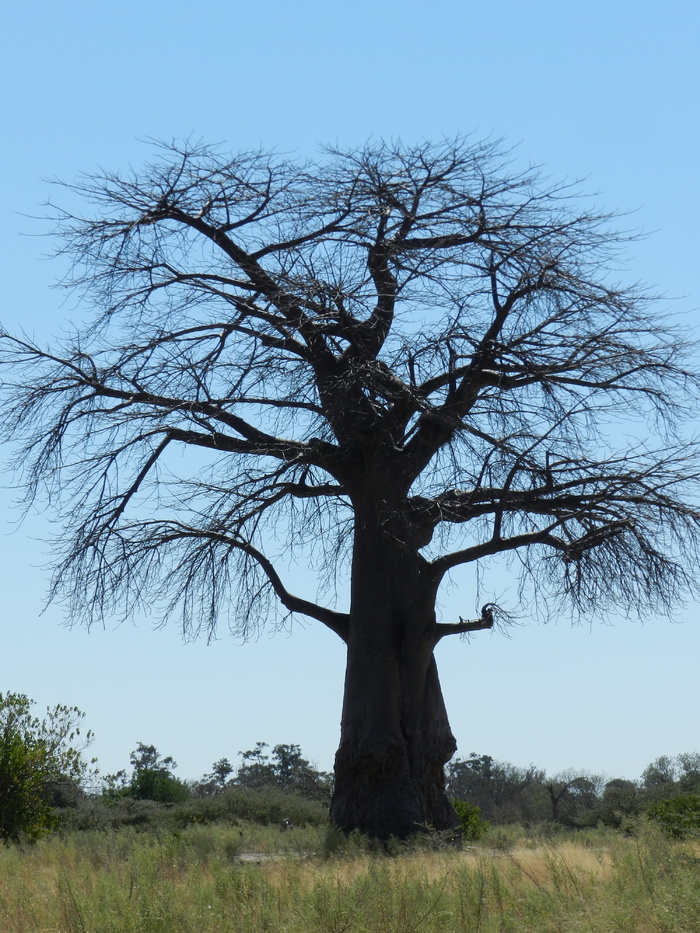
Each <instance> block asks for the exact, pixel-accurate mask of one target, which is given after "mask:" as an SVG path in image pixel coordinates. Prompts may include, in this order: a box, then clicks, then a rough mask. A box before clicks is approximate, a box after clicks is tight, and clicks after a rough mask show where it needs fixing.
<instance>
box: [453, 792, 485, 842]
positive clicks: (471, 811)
mask: <svg viewBox="0 0 700 933" xmlns="http://www.w3.org/2000/svg"><path fill="white" fill-rule="evenodd" d="M453 805H454V808H455V810H456V811H457V816H458V817H459V822H460V823H461V825H462V838H463V839H471V840H476V839H481V837H482V836H483V835H485V834H486V833H487V832H488V830H489V823H488V822H487V821H486V820H482V818H481V807H478V806H477V805H476V804H475V803H469V801H467V800H459V799H457V800H454V801H453Z"/></svg>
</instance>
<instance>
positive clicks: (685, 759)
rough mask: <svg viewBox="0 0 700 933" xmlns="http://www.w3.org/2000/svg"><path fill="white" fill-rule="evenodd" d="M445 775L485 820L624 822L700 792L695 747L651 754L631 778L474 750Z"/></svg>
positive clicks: (453, 791) (455, 793) (580, 824)
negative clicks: (557, 769) (550, 767)
mask: <svg viewBox="0 0 700 933" xmlns="http://www.w3.org/2000/svg"><path fill="white" fill-rule="evenodd" d="M446 775H447V790H448V793H449V795H450V797H452V798H453V799H455V798H459V799H462V800H467V801H469V802H470V803H473V804H476V805H477V806H478V807H480V809H481V814H482V816H483V817H484V818H485V819H487V820H488V821H489V822H491V823H496V824H509V823H521V824H525V825H530V824H536V823H542V822H545V821H553V822H556V823H559V824H561V825H563V826H568V827H572V828H578V829H582V828H584V827H591V826H596V825H598V824H603V825H606V826H613V827H617V828H624V827H625V824H626V823H628V822H630V821H631V820H633V819H634V818H636V817H637V816H639V815H640V814H641V813H644V812H646V811H647V810H648V809H649V807H651V806H653V805H655V804H657V803H659V802H660V801H662V800H668V799H671V798H676V797H682V796H687V795H697V794H700V753H698V752H692V753H686V754H681V755H677V756H675V757H667V756H662V757H660V758H657V759H656V760H655V761H653V762H652V763H651V764H650V765H648V766H647V767H646V768H645V769H644V772H643V773H642V776H641V777H640V778H639V779H638V780H636V781H630V780H625V779H623V778H614V779H612V780H611V779H609V778H606V777H603V776H602V775H598V774H591V773H589V772H584V771H575V770H569V771H565V772H562V773H560V774H555V775H553V776H550V775H547V774H546V772H545V771H543V770H540V769H538V768H536V767H534V766H530V767H528V768H518V767H516V766H515V765H512V764H510V763H509V762H503V761H496V760H494V759H493V758H492V757H491V756H490V755H476V754H471V755H470V756H469V757H468V758H456V759H455V760H454V761H451V762H450V763H449V765H448V766H447V769H446Z"/></svg>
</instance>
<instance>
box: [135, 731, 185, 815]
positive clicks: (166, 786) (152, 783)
mask: <svg viewBox="0 0 700 933" xmlns="http://www.w3.org/2000/svg"><path fill="white" fill-rule="evenodd" d="M130 761H131V765H132V767H133V771H132V775H131V781H130V782H129V784H128V785H127V789H126V794H127V796H129V797H135V798H136V799H137V800H155V801H157V802H158V803H178V802H179V801H181V800H186V799H187V797H189V796H190V791H189V788H188V787H187V785H186V784H185V783H184V782H183V781H181V780H179V778H176V777H175V776H174V775H173V773H172V772H173V771H174V770H175V768H177V762H176V761H174V760H173V758H172V757H171V756H170V755H168V756H167V757H166V758H161V756H160V754H159V753H158V751H157V749H156V747H155V746H154V745H144V744H143V743H142V742H139V743H138V745H137V747H136V748H135V749H134V751H133V752H132V753H131V755H130Z"/></svg>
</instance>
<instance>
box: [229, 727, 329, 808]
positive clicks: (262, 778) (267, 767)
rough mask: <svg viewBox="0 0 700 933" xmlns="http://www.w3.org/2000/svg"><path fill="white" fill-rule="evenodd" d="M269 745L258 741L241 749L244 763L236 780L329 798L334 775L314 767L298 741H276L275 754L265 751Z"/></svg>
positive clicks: (237, 781) (244, 783) (319, 797)
mask: <svg viewBox="0 0 700 933" xmlns="http://www.w3.org/2000/svg"><path fill="white" fill-rule="evenodd" d="M266 748H267V743H266V742H258V743H256V746H255V748H254V749H250V750H249V751H247V752H239V754H240V756H241V758H242V759H243V764H242V765H241V767H240V768H239V769H238V773H237V774H236V778H235V781H236V784H240V785H242V786H243V787H280V788H282V789H283V790H293V791H295V792H297V793H300V794H301V795H302V796H304V797H308V798H310V799H312V800H320V801H323V802H327V801H328V799H329V797H330V793H331V787H332V780H331V776H330V775H329V774H325V773H324V772H323V771H317V770H316V769H315V768H313V767H312V766H311V765H310V764H309V762H308V761H307V760H306V758H304V757H303V756H302V753H301V748H300V747H299V746H298V745H275V747H274V748H273V749H272V755H271V756H270V755H267V754H266V753H265V752H264V749H266Z"/></svg>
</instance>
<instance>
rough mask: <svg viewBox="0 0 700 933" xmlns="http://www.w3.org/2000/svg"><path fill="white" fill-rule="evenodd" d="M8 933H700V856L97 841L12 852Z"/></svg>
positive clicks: (662, 842)
mask: <svg viewBox="0 0 700 933" xmlns="http://www.w3.org/2000/svg"><path fill="white" fill-rule="evenodd" d="M324 852H325V853H326V854H325V855H324ZM329 852H332V853H333V854H330V855H329V854H328V853H329ZM0 930H2V931H3V933H6V931H7V933H40V931H41V933H74V931H75V933H219V931H221V933H223V931H227V933H262V931H265V933H283V931H284V933H297V931H298V933H302V931H303V933H315V931H318V933H354V931H358V933H360V931H362V933H370V931H372V933H373V931H377V933H433V931H435V933H437V931H440V933H452V931H465V933H466V931H468V933H521V931H522V933H525V931H527V933H539V931H542V933H549V931H552V933H554V931H557V933H593V931H596V933H598V931H599V933H625V931H629V933H700V850H698V849H697V848H696V849H693V848H692V846H691V845H689V844H682V843H678V842H673V841H670V840H668V839H666V838H664V837H663V836H661V835H660V834H659V833H657V832H655V831H654V829H653V827H643V828H640V832H639V834H638V835H637V836H635V837H633V838H623V837H615V836H612V835H611V834H609V833H607V834H596V833H589V834H579V836H578V837H577V838H576V839H571V838H570V837H562V838H560V837H553V838H550V839H547V838H544V839H534V840H533V839H530V840H526V839H524V838H523V837H520V838H519V839H518V838H515V837H512V838H510V839H509V840H508V844H505V843H503V844H502V845H501V846H500V847H499V848H497V849H494V848H490V847H489V843H488V840H484V842H483V843H482V844H480V845H479V846H476V847H471V848H469V849H465V850H463V851H455V850H448V849H444V850H438V851H425V850H424V851H420V850H414V851H409V850H407V851H405V852H403V853H401V854H398V855H396V856H395V857H393V858H386V857H385V856H382V855H380V854H378V853H376V852H372V851H371V850H370V849H368V847H367V846H365V845H364V844H363V843H362V842H361V841H360V840H352V839H351V840H350V841H349V842H342V841H340V840H338V839H337V838H334V837H332V836H331V838H330V842H329V840H328V839H327V838H326V836H325V834H324V832H323V831H322V830H320V829H318V828H311V827H309V828H306V829H294V830H290V831H289V832H287V833H280V832H279V830H278V829H276V828H273V827H268V828H265V829H264V830H261V829H260V828H254V827H252V826H238V827H231V826H216V825H211V826H191V827H187V828H184V829H183V830H182V831H179V832H174V833H173V832H169V833H167V834H162V835H160V836H154V835H149V834H144V833H138V832H136V831H135V830H133V829H131V830H130V829H125V830H121V831H118V832H83V833H76V834H72V835H70V836H66V837H65V838H58V837H56V838H51V839H46V840H43V841H42V842H40V843H39V844H37V845H35V846H32V847H20V846H14V847H9V848H5V849H2V850H0Z"/></svg>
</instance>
